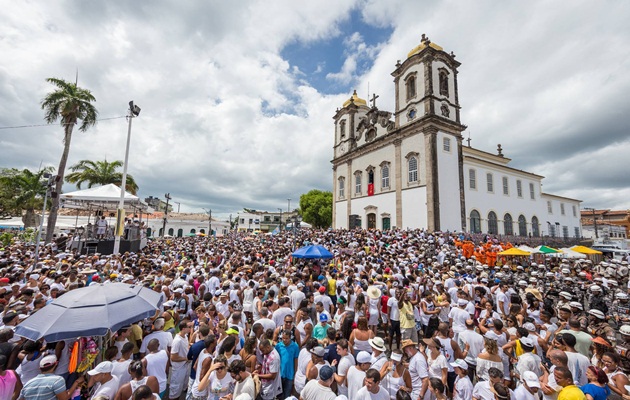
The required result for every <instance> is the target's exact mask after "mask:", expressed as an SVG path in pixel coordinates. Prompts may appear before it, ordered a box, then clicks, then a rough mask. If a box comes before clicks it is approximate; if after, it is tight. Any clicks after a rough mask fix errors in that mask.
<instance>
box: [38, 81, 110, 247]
mask: <svg viewBox="0 0 630 400" xmlns="http://www.w3.org/2000/svg"><path fill="white" fill-rule="evenodd" d="M46 81H47V82H48V83H50V84H52V85H53V86H55V88H56V89H55V90H53V91H52V92H50V93H48V94H47V95H46V97H44V99H43V100H42V103H41V107H42V110H44V119H45V120H46V122H47V123H49V124H52V123H55V122H57V121H58V120H59V121H61V126H62V127H63V144H64V146H63V153H62V154H61V160H59V168H57V174H58V175H59V176H60V177H61V179H59V181H58V182H57V185H56V187H55V192H56V193H57V194H60V193H61V187H62V186H63V177H64V174H65V172H66V164H67V163H68V155H69V154H70V141H71V139H72V131H73V129H74V125H75V124H77V123H79V121H80V125H79V130H80V131H81V132H85V131H86V130H88V128H90V127H91V126H93V125H95V124H96V120H97V118H98V111H97V110H96V107H94V105H93V104H92V103H93V102H95V101H96V98H95V97H94V95H92V92H90V91H89V90H88V89H83V88H81V87H79V86H78V85H77V83H76V82H75V83H70V82H66V81H65V80H63V79H57V78H48V79H46ZM58 211H59V196H56V197H54V198H53V199H52V206H51V207H50V214H49V216H48V227H47V229H46V243H48V242H50V241H51V240H52V236H53V232H54V230H55V224H56V223H57V212H58Z"/></svg>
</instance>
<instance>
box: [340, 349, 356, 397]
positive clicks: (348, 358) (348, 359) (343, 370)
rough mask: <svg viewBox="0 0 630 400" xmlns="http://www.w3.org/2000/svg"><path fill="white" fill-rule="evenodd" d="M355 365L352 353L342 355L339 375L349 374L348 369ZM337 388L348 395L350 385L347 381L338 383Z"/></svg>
mask: <svg viewBox="0 0 630 400" xmlns="http://www.w3.org/2000/svg"><path fill="white" fill-rule="evenodd" d="M353 365H356V362H355V361H354V357H352V355H351V354H346V355H345V356H343V357H341V360H340V361H339V365H338V366H337V375H339V376H346V375H347V374H348V370H349V369H350V367H352V366H353ZM337 388H338V389H339V390H338V391H339V394H343V395H345V396H348V386H347V385H346V384H345V383H342V384H339V385H337Z"/></svg>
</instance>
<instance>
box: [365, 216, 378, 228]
mask: <svg viewBox="0 0 630 400" xmlns="http://www.w3.org/2000/svg"><path fill="white" fill-rule="evenodd" d="M367 227H368V229H376V214H374V213H370V214H368V215H367Z"/></svg>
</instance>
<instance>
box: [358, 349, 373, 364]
mask: <svg viewBox="0 0 630 400" xmlns="http://www.w3.org/2000/svg"><path fill="white" fill-rule="evenodd" d="M369 362H372V356H371V355H370V353H368V352H367V351H360V352H359V354H357V363H359V364H364V363H369Z"/></svg>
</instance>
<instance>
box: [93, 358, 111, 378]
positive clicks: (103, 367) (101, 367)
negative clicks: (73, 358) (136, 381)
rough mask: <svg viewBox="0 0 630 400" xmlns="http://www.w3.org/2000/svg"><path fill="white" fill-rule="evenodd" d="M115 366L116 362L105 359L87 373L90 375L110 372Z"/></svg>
mask: <svg viewBox="0 0 630 400" xmlns="http://www.w3.org/2000/svg"><path fill="white" fill-rule="evenodd" d="M113 368H114V364H112V363H111V361H103V362H101V363H100V364H98V365H97V366H96V367H94V369H91V370H89V371H88V372H87V373H88V375H97V374H108V373H111V372H112V369H113Z"/></svg>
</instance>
